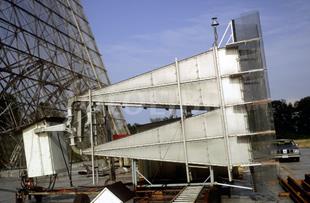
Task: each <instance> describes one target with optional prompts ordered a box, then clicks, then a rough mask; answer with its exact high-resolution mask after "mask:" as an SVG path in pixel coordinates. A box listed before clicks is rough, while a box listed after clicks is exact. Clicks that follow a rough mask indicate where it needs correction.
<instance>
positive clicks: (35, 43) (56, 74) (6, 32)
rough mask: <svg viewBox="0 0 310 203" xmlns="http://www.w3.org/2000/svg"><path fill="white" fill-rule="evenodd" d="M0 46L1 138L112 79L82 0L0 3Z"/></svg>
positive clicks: (59, 111) (5, 144)
mask: <svg viewBox="0 0 310 203" xmlns="http://www.w3.org/2000/svg"><path fill="white" fill-rule="evenodd" d="M0 46H1V49H0V79H1V80H0V91H1V94H0V101H1V106H0V135H1V136H0V139H6V138H8V136H10V137H11V138H12V139H13V140H15V141H16V142H18V140H16V138H15V137H14V136H12V135H14V134H16V131H18V130H19V129H21V128H23V126H25V125H28V124H29V123H32V122H35V121H37V120H39V119H41V118H43V117H45V116H62V115H63V114H64V110H65V109H66V106H67V99H68V98H69V97H72V96H74V95H78V94H81V93H84V92H85V91H86V90H88V89H94V88H98V87H102V86H105V85H108V84H109V83H110V81H109V79H108V76H107V73H106V69H105V67H104V65H103V62H102V60H101V57H100V53H99V51H98V48H97V46H96V43H95V39H94V37H93V34H92V32H91V30H90V27H89V24H88V21H87V19H86V16H85V15H84V12H83V7H82V5H81V3H80V1H79V0H2V1H0ZM114 110H115V109H114ZM114 114H117V115H116V116H120V118H121V119H122V115H121V112H120V110H118V109H116V111H115V112H114ZM15 141H14V142H11V143H12V144H13V145H15V144H16V142H15ZM1 145H2V146H1V147H0V151H1V152H0V154H1V155H5V154H6V153H10V152H8V151H7V149H8V148H7V147H8V142H3V141H2V142H1ZM11 148H12V146H11ZM9 156H10V155H9ZM0 164H1V163H0Z"/></svg>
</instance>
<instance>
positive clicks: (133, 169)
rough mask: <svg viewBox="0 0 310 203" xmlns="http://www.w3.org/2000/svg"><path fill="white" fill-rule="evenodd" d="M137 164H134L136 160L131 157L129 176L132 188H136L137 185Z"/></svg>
mask: <svg viewBox="0 0 310 203" xmlns="http://www.w3.org/2000/svg"><path fill="white" fill-rule="evenodd" d="M136 167H137V165H136V160H135V159H132V160H131V178H132V184H133V186H134V188H135V189H136V187H137V184H138V183H137V171H136V170H137V169H136Z"/></svg>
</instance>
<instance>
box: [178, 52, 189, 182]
mask: <svg viewBox="0 0 310 203" xmlns="http://www.w3.org/2000/svg"><path fill="white" fill-rule="evenodd" d="M175 69H176V73H177V81H178V94H179V100H180V114H181V128H182V138H183V150H184V159H185V169H186V179H187V182H188V183H190V182H191V180H190V175H189V167H188V155H187V146H186V135H185V126H184V112H183V103H182V94H181V85H180V72H179V71H180V70H179V63H178V59H177V58H175Z"/></svg>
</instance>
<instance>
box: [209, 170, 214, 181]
mask: <svg viewBox="0 0 310 203" xmlns="http://www.w3.org/2000/svg"><path fill="white" fill-rule="evenodd" d="M209 171H210V182H211V184H214V170H213V167H212V166H210V167H209Z"/></svg>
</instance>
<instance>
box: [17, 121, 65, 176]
mask: <svg viewBox="0 0 310 203" xmlns="http://www.w3.org/2000/svg"><path fill="white" fill-rule="evenodd" d="M50 125H51V123H48V122H47V121H41V122H38V123H36V124H34V125H31V126H29V127H27V128H26V129H24V130H23V141H24V149H25V156H26V163H27V172H28V177H39V176H45V175H52V174H57V173H59V172H63V171H64V170H65V169H66V165H65V161H66V162H67V161H68V155H67V154H68V153H67V145H66V143H65V142H64V136H63V132H57V131H54V132H38V129H42V128H46V127H47V126H50ZM62 150H63V153H62ZM64 159H65V160H64Z"/></svg>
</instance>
